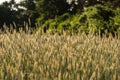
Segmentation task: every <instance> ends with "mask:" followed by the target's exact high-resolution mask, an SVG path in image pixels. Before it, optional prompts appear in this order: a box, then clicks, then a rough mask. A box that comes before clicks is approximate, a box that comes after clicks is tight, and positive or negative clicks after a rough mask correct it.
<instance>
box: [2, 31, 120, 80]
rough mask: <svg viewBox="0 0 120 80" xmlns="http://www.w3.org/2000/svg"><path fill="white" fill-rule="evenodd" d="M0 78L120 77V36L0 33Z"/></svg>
mask: <svg viewBox="0 0 120 80" xmlns="http://www.w3.org/2000/svg"><path fill="white" fill-rule="evenodd" d="M0 80H120V39H119V38H113V37H112V36H110V37H102V38H101V37H99V36H93V35H85V34H84V33H82V34H78V35H74V36H70V35H65V34H63V35H60V36H59V35H57V34H55V35H50V34H42V35H41V33H39V32H38V33H36V34H33V35H30V34H25V33H22V32H21V33H16V32H14V33H12V34H10V33H7V34H0Z"/></svg>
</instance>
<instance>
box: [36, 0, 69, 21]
mask: <svg viewBox="0 0 120 80" xmlns="http://www.w3.org/2000/svg"><path fill="white" fill-rule="evenodd" d="M69 8H70V6H69V4H68V3H67V2H66V0H37V1H36V10H37V12H38V13H39V15H40V17H39V20H40V21H41V20H42V21H44V20H47V19H51V18H55V17H57V16H60V15H62V14H64V13H66V12H68V9H69Z"/></svg>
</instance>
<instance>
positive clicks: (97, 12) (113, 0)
mask: <svg viewBox="0 0 120 80" xmlns="http://www.w3.org/2000/svg"><path fill="white" fill-rule="evenodd" d="M119 7H120V1H119V0H21V2H19V3H16V2H15V0H11V1H10V2H3V3H2V4H1V5H0V28H1V29H2V30H4V29H3V27H4V26H3V25H7V26H8V28H11V27H12V28H15V29H19V28H23V30H25V29H26V28H25V27H26V26H27V27H29V28H33V29H35V30H34V32H36V30H38V29H39V28H40V27H41V28H42V29H44V32H48V31H49V29H50V30H52V33H54V32H60V31H61V30H65V31H68V32H72V33H77V32H79V31H85V32H86V33H87V34H88V33H90V32H93V33H98V32H99V33H101V34H102V33H109V32H110V33H112V34H114V33H117V32H119V31H120V8H119Z"/></svg>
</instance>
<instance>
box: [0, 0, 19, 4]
mask: <svg viewBox="0 0 120 80" xmlns="http://www.w3.org/2000/svg"><path fill="white" fill-rule="evenodd" d="M5 1H10V0H0V4H1V3H3V2H5ZM15 1H16V2H19V1H21V0H15Z"/></svg>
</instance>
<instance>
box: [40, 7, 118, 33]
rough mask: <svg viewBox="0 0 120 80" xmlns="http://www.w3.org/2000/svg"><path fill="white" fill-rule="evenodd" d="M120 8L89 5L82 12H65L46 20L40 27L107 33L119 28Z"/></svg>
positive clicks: (114, 31) (73, 31) (71, 31)
mask: <svg viewBox="0 0 120 80" xmlns="http://www.w3.org/2000/svg"><path fill="white" fill-rule="evenodd" d="M119 23H120V9H119V8H118V9H116V10H112V9H111V8H109V7H107V6H103V5H95V6H90V7H87V8H85V9H84V11H83V12H81V13H77V14H74V15H70V14H69V13H65V14H63V15H62V16H58V17H57V18H55V19H51V20H47V21H46V22H45V23H44V25H42V27H43V28H44V30H45V32H46V31H47V30H49V29H52V31H54V30H56V31H57V32H59V31H61V30H64V31H69V32H70V33H74V34H76V33H78V32H81V31H84V32H85V33H86V34H89V33H94V34H101V35H102V34H109V33H112V34H114V33H116V32H118V31H119V30H120V28H119V26H120V24H119Z"/></svg>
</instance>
